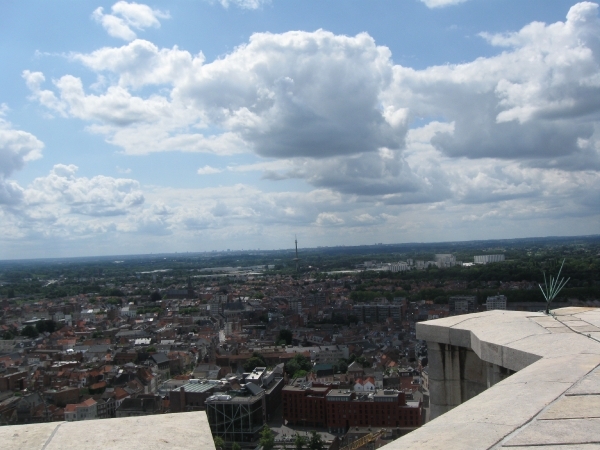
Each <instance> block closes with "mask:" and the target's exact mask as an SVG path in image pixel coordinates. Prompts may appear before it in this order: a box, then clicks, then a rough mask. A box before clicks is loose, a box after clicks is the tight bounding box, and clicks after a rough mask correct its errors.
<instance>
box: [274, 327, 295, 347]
mask: <svg viewBox="0 0 600 450" xmlns="http://www.w3.org/2000/svg"><path fill="white" fill-rule="evenodd" d="M277 341H278V342H280V341H284V342H285V344H286V345H290V344H291V343H292V332H291V331H290V330H281V331H280V332H279V337H278V338H277Z"/></svg>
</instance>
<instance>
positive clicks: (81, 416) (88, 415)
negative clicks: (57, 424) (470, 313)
mask: <svg viewBox="0 0 600 450" xmlns="http://www.w3.org/2000/svg"><path fill="white" fill-rule="evenodd" d="M96 418H98V409H97V403H96V400H94V399H93V398H88V399H87V400H85V401H83V402H81V403H78V404H72V403H71V404H69V405H67V406H65V420H66V421H67V422H77V421H80V420H92V419H96Z"/></svg>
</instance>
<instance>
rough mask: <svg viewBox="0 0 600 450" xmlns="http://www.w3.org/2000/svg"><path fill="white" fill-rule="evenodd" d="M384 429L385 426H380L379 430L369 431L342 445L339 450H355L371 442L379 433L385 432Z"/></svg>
mask: <svg viewBox="0 0 600 450" xmlns="http://www.w3.org/2000/svg"><path fill="white" fill-rule="evenodd" d="M385 431H386V430H385V428H382V429H381V430H379V431H376V432H374V433H369V434H367V435H366V436H363V437H361V438H359V439H357V440H355V441H354V442H352V443H351V444H349V445H346V446H345V447H342V448H341V449H340V450H357V449H359V448H361V447H364V446H365V445H367V444H369V443H371V442H375V441H376V440H377V439H378V438H379V437H380V436H381V435H383V434H385Z"/></svg>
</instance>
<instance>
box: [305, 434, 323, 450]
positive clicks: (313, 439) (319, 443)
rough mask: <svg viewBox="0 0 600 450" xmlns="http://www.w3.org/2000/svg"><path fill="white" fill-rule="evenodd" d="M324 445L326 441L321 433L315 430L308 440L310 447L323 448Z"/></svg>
mask: <svg viewBox="0 0 600 450" xmlns="http://www.w3.org/2000/svg"><path fill="white" fill-rule="evenodd" d="M324 446H325V443H324V442H323V439H322V438H321V435H320V434H319V433H317V432H316V431H314V430H313V431H312V433H311V435H310V439H309V440H308V448H309V449H310V450H323V447H324Z"/></svg>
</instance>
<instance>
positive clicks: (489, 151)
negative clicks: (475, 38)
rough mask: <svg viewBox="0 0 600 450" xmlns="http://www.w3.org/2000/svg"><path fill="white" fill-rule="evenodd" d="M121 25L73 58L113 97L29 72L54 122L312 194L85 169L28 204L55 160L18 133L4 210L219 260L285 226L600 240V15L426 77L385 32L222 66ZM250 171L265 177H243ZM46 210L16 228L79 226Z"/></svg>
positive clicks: (259, 42) (539, 27) (66, 171)
mask: <svg viewBox="0 0 600 450" xmlns="http://www.w3.org/2000/svg"><path fill="white" fill-rule="evenodd" d="M225 3H226V4H224V6H228V5H229V4H230V3H233V2H225ZM242 3H243V4H244V5H245V4H246V3H248V5H250V4H252V5H257V6H256V7H258V6H259V3H260V2H241V3H240V4H239V5H238V6H241V7H244V6H243V5H242ZM424 3H426V5H427V6H428V7H441V6H445V5H449V4H455V3H459V2H458V1H442V0H438V1H433V0H430V1H424ZM246 7H250V6H246ZM252 7H254V6H252ZM111 11H112V12H111V14H104V13H103V12H102V10H100V11H99V12H98V10H97V12H95V13H94V17H95V18H96V20H99V21H100V23H102V24H103V26H105V28H106V29H107V30H108V32H109V34H111V33H113V32H114V34H111V35H113V36H116V37H121V38H123V39H125V40H127V41H129V42H128V43H126V44H125V45H122V46H116V47H103V48H100V49H98V50H96V51H93V52H90V53H73V54H71V56H70V59H71V62H72V63H73V64H78V65H82V66H83V67H84V68H86V69H87V70H89V71H91V72H92V74H94V75H96V76H97V77H104V78H105V79H106V80H110V82H109V83H108V84H107V85H106V86H105V87H101V88H98V87H96V88H95V89H93V88H92V87H91V86H86V85H85V83H84V82H83V80H82V79H81V78H80V77H77V76H75V75H71V74H64V75H63V76H61V77H59V78H57V79H53V80H47V79H46V76H45V75H44V73H42V72H38V71H27V70H26V71H24V72H23V78H24V80H25V83H26V84H27V86H28V88H29V90H30V92H31V98H32V100H33V101H35V102H37V104H39V105H40V107H41V108H43V110H44V111H45V112H49V113H51V114H53V115H56V116H60V117H64V118H74V119H79V120H83V121H85V122H86V123H87V129H88V130H89V131H90V132H91V133H94V134H97V135H99V136H102V137H103V138H104V139H105V140H106V141H107V142H108V143H110V144H111V145H113V146H115V147H116V148H117V149H118V150H120V151H122V152H124V153H126V154H130V155H139V156H142V157H143V155H146V154H149V153H154V152H195V153H199V154H200V155H199V164H198V166H197V169H196V170H197V173H198V175H202V176H204V177H206V178H205V179H208V178H209V176H214V177H218V176H219V175H218V174H222V173H225V172H227V173H229V172H238V173H249V172H257V173H258V174H259V175H260V177H261V179H262V180H264V181H270V182H272V183H281V182H282V181H284V180H287V181H288V182H297V183H302V185H303V186H305V187H306V188H305V189H303V190H302V191H298V192H292V191H286V192H268V191H267V190H260V189H258V188H257V187H255V186H249V185H245V184H238V185H235V186H229V187H227V186H225V187H219V188H210V189H195V190H177V189H170V188H167V187H162V188H159V187H152V188H142V187H140V186H139V184H136V183H137V182H135V180H129V179H112V178H109V177H95V178H92V179H85V178H78V177H77V176H76V170H75V169H74V168H73V167H72V166H68V165H65V166H56V167H55V169H53V171H52V172H51V173H50V174H49V175H48V176H47V177H44V178H41V179H39V180H36V181H35V182H34V183H32V185H31V186H29V187H27V188H21V187H19V186H18V185H15V184H14V183H13V184H10V183H11V182H9V181H6V177H8V176H10V174H11V173H12V171H14V170H18V169H19V168H20V167H22V165H23V163H24V161H25V160H26V158H33V157H36V155H39V152H40V151H41V143H40V142H39V141H37V140H36V139H35V137H33V136H31V135H28V134H27V133H24V132H20V133H21V134H19V132H17V131H15V130H13V129H12V128H10V126H9V125H5V126H4V128H3V129H0V139H2V136H3V134H2V133H3V132H5V133H6V136H7V137H6V138H4V139H5V140H6V142H13V144H10V143H9V144H6V145H4V144H0V163H1V164H3V166H0V175H2V176H3V178H2V180H4V181H3V183H4V184H2V185H0V186H4V190H5V191H6V192H9V191H10V189H12V191H10V192H12V193H11V194H8V193H5V194H2V195H4V197H2V196H0V199H2V198H6V199H7V200H4V203H6V204H8V203H10V202H11V201H12V202H14V201H17V200H18V199H19V198H20V199H21V200H20V201H24V202H28V204H29V205H42V204H44V203H47V204H60V205H62V206H61V208H62V209H61V211H66V212H67V213H66V214H67V216H68V217H71V219H70V220H72V221H73V224H75V223H77V226H76V227H75V228H77V229H81V230H85V229H86V226H87V224H90V223H94V224H95V227H96V228H93V227H92V228H90V229H97V230H113V232H114V233H117V234H118V233H141V234H145V235H160V236H172V238H173V239H174V240H177V239H184V238H189V237H190V236H195V237H199V236H200V237H202V238H206V239H208V240H210V241H211V242H213V243H217V242H227V240H228V239H246V238H250V237H251V236H254V237H255V238H256V237H257V236H258V237H260V236H263V234H264V235H265V236H266V235H269V233H267V232H265V228H266V227H268V226H273V225H274V224H278V226H280V230H281V233H286V232H288V231H290V230H291V229H298V228H300V229H306V230H311V233H314V236H315V239H319V236H325V235H326V230H328V229H331V230H333V229H335V230H338V231H336V236H337V237H338V238H339V239H343V238H344V237H345V236H352V235H353V234H352V233H353V231H352V230H357V229H361V230H364V232H365V233H373V234H374V236H375V235H376V234H377V233H379V235H385V236H389V239H390V240H391V241H398V240H400V238H399V237H398V235H397V234H395V233H396V232H398V231H400V232H401V233H403V234H402V236H404V239H410V236H414V237H415V238H416V239H419V237H418V236H422V233H424V232H428V231H430V233H429V234H431V235H432V236H433V235H435V233H436V230H444V229H453V230H456V233H455V234H454V235H453V237H454V238H460V237H461V236H463V235H461V233H462V232H463V231H461V230H472V229H473V228H469V227H472V224H473V223H482V224H483V223H485V224H486V227H487V229H486V231H490V230H492V231H493V230H501V229H502V226H503V224H504V226H506V224H507V223H508V222H509V221H510V223H511V226H512V229H514V230H517V231H515V233H517V234H518V233H519V232H523V233H526V232H528V233H529V234H531V229H532V228H531V224H533V223H535V224H536V226H538V227H539V230H540V231H539V233H543V232H544V231H543V230H549V231H548V232H549V233H553V234H559V233H560V226H558V225H556V224H557V223H561V224H562V223H565V224H566V223H567V222H568V220H567V218H569V217H571V218H572V217H585V218H587V219H586V220H585V221H584V222H583V223H582V224H581V226H580V227H579V228H577V227H575V228H577V229H579V230H580V232H586V230H587V231H589V230H593V228H594V224H597V223H598V217H599V213H600V211H599V205H600V197H599V193H600V176H599V171H600V135H599V131H600V130H599V127H600V116H599V113H600V76H599V75H598V74H600V21H599V19H598V5H596V4H595V3H590V2H582V3H578V4H576V5H574V6H573V7H572V8H571V9H570V10H569V11H568V14H567V16H566V19H565V20H564V21H561V22H556V23H553V24H545V23H541V22H533V23H530V24H528V25H526V26H525V27H523V28H522V29H520V30H518V31H514V32H508V33H502V34H489V33H482V34H481V36H480V38H481V39H483V40H485V42H487V43H488V44H489V45H490V46H494V47H497V48H498V50H499V53H498V54H497V55H496V56H491V57H485V58H483V57H482V58H478V59H476V60H474V61H471V62H466V63H463V64H447V65H440V66H431V67H428V68H426V69H423V70H417V69H413V68H411V67H405V66H401V65H398V64H395V63H394V62H393V58H392V54H391V52H390V50H389V49H388V48H387V47H385V46H381V45H378V44H377V43H376V42H375V40H374V39H373V38H372V37H371V36H370V35H368V34H367V33H361V34H358V35H356V36H342V35H336V34H334V33H331V32H329V31H326V30H317V31H314V32H304V31H290V32H286V33H280V34H274V33H257V34H254V35H252V36H251V38H250V39H249V41H248V42H246V43H244V44H242V45H240V46H238V47H236V48H235V49H234V50H233V51H231V52H229V53H228V54H225V55H223V56H222V57H220V58H218V59H216V60H214V61H207V60H206V58H205V57H204V55H203V54H202V53H198V54H191V53H190V52H188V51H186V50H183V49H180V48H178V47H176V46H175V47H171V48H159V47H158V46H156V45H155V44H153V43H151V42H149V41H146V40H142V39H137V38H136V36H135V32H134V31H133V30H134V29H135V30H141V29H144V28H148V27H156V26H159V25H160V22H159V19H161V18H164V17H166V13H161V12H157V11H156V10H153V9H151V8H149V7H147V6H145V5H139V4H135V3H125V2H118V3H116V4H115V5H113V8H112V9H111ZM109 16H110V17H116V18H117V19H119V20H120V21H121V22H122V23H123V24H124V26H125V31H123V32H121V31H113V32H111V31H110V30H111V29H112V28H109V27H110V25H105V22H104V21H105V20H106V21H107V22H106V23H109V19H106V18H107V17H109ZM110 20H113V19H110ZM121 22H119V23H121ZM118 29H119V28H118V27H117V28H114V30H118ZM127 30H129V31H127ZM129 32H131V33H133V34H131V33H129ZM119 33H120V34H119ZM8 136H12V137H8ZM11 139H12V140H11ZM19 139H20V140H19ZM0 142H4V141H0ZM17 142H18V144H17ZM3 145H4V146H3ZM9 148H10V149H11V150H5V149H9ZM202 153H211V154H215V155H219V156H220V157H222V158H223V160H224V163H223V164H219V165H218V167H221V168H216V167H213V166H211V165H208V164H205V163H202V162H201V161H202V155H201V154H202ZM235 154H244V155H245V156H246V157H247V158H248V159H252V160H253V161H255V162H253V163H249V164H243V165H240V164H229V163H228V159H227V158H228V157H229V156H230V155H235ZM4 155H7V156H4ZM11 158H12V159H11ZM5 160H6V162H4V161H5ZM10 161H13V162H10ZM3 167H6V168H5V169H4V168H3ZM183 198H186V199H194V201H193V202H192V201H183V200H182V199H183ZM9 199H17V200H9ZM36 199H38V200H36ZM0 201H2V200H0ZM192 204H193V206H191V205H192ZM166 205H168V206H166ZM35 208H37V209H36V211H37V212H36V214H37V215H30V216H27V215H25V214H24V213H23V214H22V215H21V216H19V217H17V216H15V217H16V218H14V219H13V220H16V221H17V222H18V221H19V220H28V219H27V217H29V218H31V217H34V216H35V217H38V216H39V217H46V216H48V217H50V218H51V220H55V222H53V223H55V224H58V223H61V222H60V220H59V219H58V218H56V217H55V216H52V214H51V213H50V211H47V210H46V209H44V208H41V207H40V206H36V207H35ZM90 218H93V221H92V219H90ZM519 224H523V226H522V228H519V227H520V225H519ZM552 224H554V228H552V227H553V225H552ZM73 226H75V225H73ZM561 226H562V225H561ZM428 227H429V229H428ZM496 227H498V228H496ZM557 227H558V228H557ZM483 228H485V227H483ZM575 228H573V227H570V230H574V229H575ZM56 229H62V228H60V227H58V228H56ZM519 229H521V230H522V231H518V230H519ZM565 229H566V230H567V232H568V230H569V227H566V228H565ZM550 230H554V231H550ZM107 232H109V231H107ZM490 232H491V231H490ZM498 232H499V233H500V234H501V231H498ZM571 232H572V231H571ZM419 233H421V234H419ZM464 233H465V235H464V236H465V237H468V238H472V237H475V236H473V233H470V232H467V231H464ZM482 237H484V236H482ZM323 239H325V238H323ZM215 245H216V244H215Z"/></svg>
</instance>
